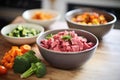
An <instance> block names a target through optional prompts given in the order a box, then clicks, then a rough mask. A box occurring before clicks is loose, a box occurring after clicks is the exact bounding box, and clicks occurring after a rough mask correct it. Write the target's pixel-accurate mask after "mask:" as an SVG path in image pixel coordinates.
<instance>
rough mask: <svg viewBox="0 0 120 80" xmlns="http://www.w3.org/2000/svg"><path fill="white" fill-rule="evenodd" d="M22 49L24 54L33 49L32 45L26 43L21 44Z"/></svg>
mask: <svg viewBox="0 0 120 80" xmlns="http://www.w3.org/2000/svg"><path fill="white" fill-rule="evenodd" d="M20 49H21V51H22V53H23V54H24V53H25V52H27V51H29V50H31V46H30V45H27V44H25V45H22V46H20Z"/></svg>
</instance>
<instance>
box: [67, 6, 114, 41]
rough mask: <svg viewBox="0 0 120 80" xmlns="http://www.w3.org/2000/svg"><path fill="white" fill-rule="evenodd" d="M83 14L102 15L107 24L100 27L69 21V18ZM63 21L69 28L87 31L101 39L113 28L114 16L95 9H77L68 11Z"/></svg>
mask: <svg viewBox="0 0 120 80" xmlns="http://www.w3.org/2000/svg"><path fill="white" fill-rule="evenodd" d="M84 12H97V13H98V14H103V15H104V16H105V18H106V20H107V23H106V24H100V25H87V24H86V25H82V24H78V23H76V22H73V21H71V18H73V17H74V16H76V15H78V14H81V13H84ZM65 19H66V21H67V24H68V26H69V27H70V28H75V29H83V30H86V31H89V32H91V33H93V34H94V35H96V36H97V37H98V39H102V38H103V36H105V35H106V34H107V33H108V32H109V31H110V30H111V29H112V28H113V27H114V23H115V22H116V17H115V15H114V14H112V13H108V12H106V11H102V10H99V9H95V8H79V9H74V10H71V11H68V12H67V13H66V15H65Z"/></svg>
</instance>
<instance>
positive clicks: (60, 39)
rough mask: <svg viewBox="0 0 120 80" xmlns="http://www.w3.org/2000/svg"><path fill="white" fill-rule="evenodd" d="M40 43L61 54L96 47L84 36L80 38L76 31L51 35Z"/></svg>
mask: <svg viewBox="0 0 120 80" xmlns="http://www.w3.org/2000/svg"><path fill="white" fill-rule="evenodd" d="M40 43H41V46H43V47H44V48H47V49H50V50H54V51H60V52H77V51H83V50H86V49H89V48H91V47H92V46H94V43H92V42H89V41H87V39H86V38H85V37H84V36H78V35H77V34H76V33H75V32H74V31H61V32H58V33H57V34H54V35H53V34H50V35H48V36H47V37H46V39H44V40H42V41H41V42H40Z"/></svg>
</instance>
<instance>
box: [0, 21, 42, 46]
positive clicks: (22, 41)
mask: <svg viewBox="0 0 120 80" xmlns="http://www.w3.org/2000/svg"><path fill="white" fill-rule="evenodd" d="M17 25H23V26H25V27H27V28H34V29H36V30H39V31H40V33H39V34H38V35H41V34H42V33H43V32H44V28H43V27H42V26H40V25H36V24H29V23H18V24H10V25H7V26H5V27H3V28H2V29H1V35H2V36H3V37H4V38H5V39H6V40H7V41H8V42H10V43H13V44H17V45H22V44H32V43H35V41H36V38H37V36H38V35H35V36H32V37H11V36H7V33H10V32H11V31H12V30H13V29H15V28H16V27H17Z"/></svg>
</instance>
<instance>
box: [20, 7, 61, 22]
mask: <svg viewBox="0 0 120 80" xmlns="http://www.w3.org/2000/svg"><path fill="white" fill-rule="evenodd" d="M32 11H33V12H34V11H43V12H44V11H46V12H50V13H51V12H52V13H54V14H56V16H55V17H53V18H51V19H49V20H36V19H31V18H26V16H25V15H26V14H27V13H29V12H32ZM22 17H23V18H24V19H26V20H28V21H32V22H38V21H39V22H49V21H53V20H55V19H56V20H57V19H59V18H60V13H59V12H58V11H57V10H52V9H42V8H40V9H39V8H36V9H28V10H25V11H24V12H23V13H22Z"/></svg>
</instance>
